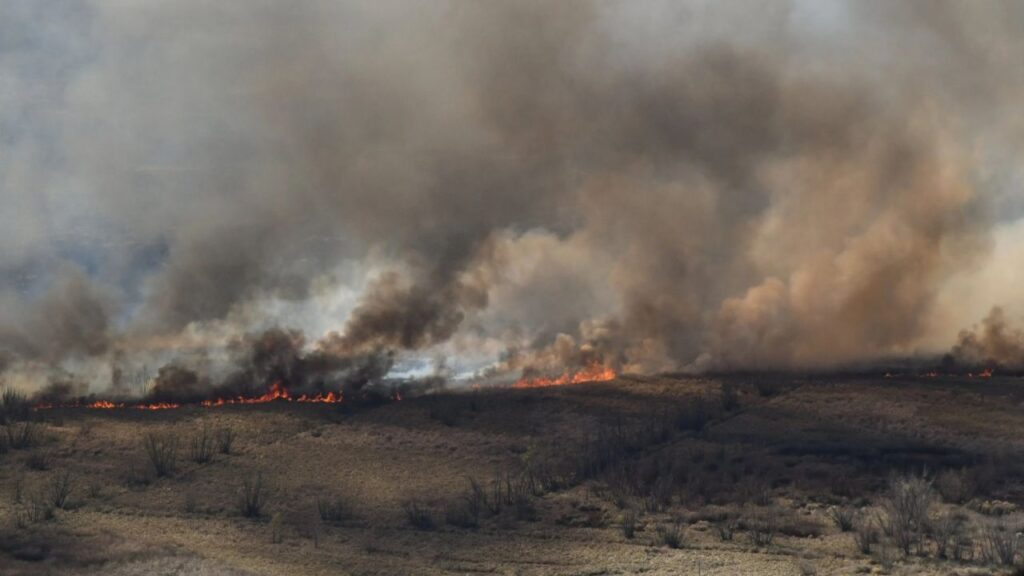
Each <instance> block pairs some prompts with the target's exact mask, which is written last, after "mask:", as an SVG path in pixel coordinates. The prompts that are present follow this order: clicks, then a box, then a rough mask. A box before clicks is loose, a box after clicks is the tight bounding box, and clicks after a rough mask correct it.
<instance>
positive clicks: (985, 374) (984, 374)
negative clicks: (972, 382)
mask: <svg viewBox="0 0 1024 576" xmlns="http://www.w3.org/2000/svg"><path fill="white" fill-rule="evenodd" d="M967 377H968V378H991V377H992V369H991V368H985V369H984V370H982V371H981V372H978V373H977V374H974V373H971V374H968V375H967Z"/></svg>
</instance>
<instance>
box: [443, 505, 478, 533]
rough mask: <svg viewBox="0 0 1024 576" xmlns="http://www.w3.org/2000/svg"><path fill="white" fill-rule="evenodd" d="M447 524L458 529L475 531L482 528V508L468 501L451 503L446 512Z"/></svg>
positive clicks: (445, 519)
mask: <svg viewBox="0 0 1024 576" xmlns="http://www.w3.org/2000/svg"><path fill="white" fill-rule="evenodd" d="M444 521H445V523H447V524H449V525H451V526H455V527H457V528H467V529H475V528H478V527H479V526H480V508H479V507H475V506H473V505H472V504H471V503H470V502H469V501H467V500H466V499H461V500H458V501H456V502H453V503H450V504H448V505H447V506H446V507H445V510H444Z"/></svg>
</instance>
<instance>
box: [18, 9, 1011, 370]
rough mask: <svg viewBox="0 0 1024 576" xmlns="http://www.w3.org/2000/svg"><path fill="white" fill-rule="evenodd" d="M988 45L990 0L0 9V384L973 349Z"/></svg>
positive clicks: (992, 177) (1005, 36)
mask: <svg viewBox="0 0 1024 576" xmlns="http://www.w3.org/2000/svg"><path fill="white" fill-rule="evenodd" d="M1021 30H1024V6H1022V5H1021V4H1020V3H1019V2H1016V1H1013V0H1007V1H997V0H992V1H988V2H972V3H969V2H955V1H948V2H945V1H941V0H927V1H924V0H922V1H902V2H889V1H882V0H878V1H850V2H842V1H838V0H835V1H831V0H803V1H795V0H794V1H792V2H785V1H776V2H745V1H744V2H741V1H729V2H721V1H710V0H708V1H692V2H678V1H653V0H652V1H639V2H637V1H622V2H612V1H608V2H598V1H593V2H574V1H565V2H547V1H513V2H468V1H452V2H429V3H423V2H397V1H396V2H379V1H366V2H339V1H333V0H296V1H290V2H280V1H277V0H252V1H247V2H214V3H211V2H206V1H200V0H177V1H175V2H135V1H125V0H0V364H2V365H3V366H4V367H5V369H6V376H5V377H6V378H7V379H8V380H9V381H11V382H13V383H14V384H15V385H19V386H29V387H31V386H33V385H35V386H38V385H41V383H42V382H43V381H45V380H46V379H52V378H54V374H63V375H66V374H73V375H75V377H76V378H80V379H83V380H84V381H86V382H87V383H89V384H91V385H92V386H93V387H94V388H98V387H102V386H104V385H106V383H107V381H109V380H111V378H112V374H114V373H117V372H123V371H128V372H131V371H133V370H139V369H141V368H142V367H143V366H145V367H147V370H149V371H150V372H153V373H155V372H156V371H157V369H158V368H160V367H161V366H163V365H165V364H167V363H171V364H173V365H174V366H187V367H189V369H190V370H194V371H196V372H199V373H204V374H205V373H210V374H211V375H215V374H217V373H218V370H221V371H223V370H222V369H221V368H218V366H219V365H221V364H223V363H224V362H228V363H229V364H230V363H231V361H228V360H225V359H226V358H230V357H231V354H232V353H231V352H230V351H231V350H233V349H237V348H238V345H239V343H240V342H246V341H250V340H252V338H254V336H252V335H254V334H258V333H260V332H262V331H264V330H267V329H270V328H274V327H280V328H282V329H284V330H297V331H301V332H302V333H304V334H305V336H304V337H302V338H300V337H296V338H295V339H294V342H293V343H294V344H296V345H297V346H299V347H301V348H303V349H304V350H306V351H307V352H309V353H311V354H313V353H316V354H318V355H319V356H318V357H319V358H326V357H330V358H334V359H338V358H346V359H351V358H369V357H373V358H382V357H383V358H387V359H388V361H387V362H386V363H385V364H376V363H375V364H374V366H378V367H379V366H381V365H383V366H385V369H384V370H385V371H386V370H387V369H390V370H391V373H392V375H394V374H403V373H418V374H425V373H437V374H441V375H451V374H474V373H475V374H479V375H488V376H490V375H495V374H499V375H500V374H504V373H509V374H518V373H520V372H521V371H523V370H538V371H561V370H564V369H572V368H573V367H574V366H580V365H588V364H591V363H594V362H598V363H601V364H606V365H612V366H614V367H615V368H616V369H618V370H623V371H627V372H628V371H633V372H642V373H650V372H657V371H663V370H708V369H711V370H729V369H807V368H814V369H828V368H835V367H842V366H848V365H851V364H859V363H863V362H871V361H876V360H879V359H885V358H891V357H897V356H913V355H918V354H932V353H941V352H945V351H947V350H950V349H951V348H952V347H953V346H954V345H955V344H956V343H957V342H958V341H959V342H960V344H961V345H962V344H963V343H964V340H965V339H967V340H970V342H971V343H972V345H974V348H972V350H974V352H973V354H975V356H977V357H984V356H985V355H986V354H990V353H989V352H986V351H985V347H986V346H987V345H988V344H987V342H988V340H986V338H985V334H988V333H989V332H991V330H987V328H990V327H991V325H992V323H993V322H996V323H999V325H1000V326H1002V324H1004V323H1008V324H1009V325H1011V326H1012V325H1018V324H1019V319H1020V318H1021V316H1022V314H1024V294H1022V293H1021V286H1024V272H1022V271H1021V268H1022V267H1021V264H1022V263H1024V188H1022V187H1024V170H1022V168H1021V166H1022V160H1024V115H1022V114H1021V107H1020V102H1024V35H1022V34H1021ZM996 306H999V307H1001V311H998V312H996V313H995V314H993V315H989V311H990V310H991V309H992V308H993V307H996ZM986 316H988V321H986V323H985V324H984V325H982V324H980V323H981V321H982V319H983V318H985V317H986ZM975 325H977V326H978V328H977V330H978V333H977V334H970V333H965V334H960V331H961V330H962V329H972V327H973V326H975ZM1001 330H1002V331H1001V332H1000V334H1002V335H1003V336H1008V337H1009V338H1010V340H1011V342H1010V345H1011V347H1010V348H1009V350H1010V351H1009V353H1008V354H1009V355H1008V356H1006V355H1004V356H1005V357H1004V356H1001V357H1002V358H1003V361H1005V362H1006V363H1008V364H1012V363H1014V362H1019V361H1024V356H1021V357H1016V356H1015V354H1019V353H1020V351H1021V350H1024V348H1021V342H1022V340H1021V336H1020V333H1019V332H1015V331H1013V329H1012V328H1009V327H1005V326H1004V327H1002V328H1001ZM247 338H248V339H249V340H247ZM1014 338H1016V341H1015V342H1014V340H1013V339H1014ZM1013 345H1016V346H1017V348H1013ZM962 348H963V346H960V347H959V348H958V349H962ZM991 354H996V353H991ZM1000 354H1002V353H1001V352H1000ZM979 355H980V356H979ZM235 363H236V364H237V362H235ZM327 364H329V365H330V366H332V368H331V370H334V369H335V367H336V366H337V364H336V363H334V362H328V363H326V364H324V365H327ZM342 364H343V365H344V366H350V365H351V364H350V363H347V362H343V363H342ZM361 365H362V364H361ZM378 372H381V373H383V372H382V371H381V370H376V371H375V372H374V373H375V374H376V373H378ZM378 376H379V374H378ZM113 378H114V379H115V380H116V379H117V377H113Z"/></svg>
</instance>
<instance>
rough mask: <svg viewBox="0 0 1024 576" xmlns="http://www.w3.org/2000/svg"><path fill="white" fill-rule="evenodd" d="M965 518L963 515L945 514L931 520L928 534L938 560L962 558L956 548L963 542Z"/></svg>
mask: <svg viewBox="0 0 1024 576" xmlns="http://www.w3.org/2000/svg"><path fill="white" fill-rule="evenodd" d="M966 525H967V517H966V516H964V515H963V514H955V513H945V514H940V515H939V516H936V517H935V518H932V520H931V521H930V523H929V534H930V535H931V538H932V541H933V542H934V543H935V555H936V556H938V557H939V558H942V559H946V558H950V557H953V558H956V557H958V556H962V555H963V552H962V551H960V552H959V553H958V550H957V549H958V548H959V547H960V546H962V543H963V542H964V533H965V528H966Z"/></svg>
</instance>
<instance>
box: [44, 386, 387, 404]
mask: <svg viewBox="0 0 1024 576" xmlns="http://www.w3.org/2000/svg"><path fill="white" fill-rule="evenodd" d="M399 399H400V398H399ZM278 400H280V401H285V402H303V403H307V402H308V403H314V404H338V403H341V402H344V401H345V399H344V397H343V396H342V395H341V394H340V393H335V392H328V393H326V394H323V393H320V394H317V395H315V396H310V395H307V394H303V395H302V396H298V397H295V396H292V395H291V394H289V393H288V389H287V388H285V387H284V386H281V383H280V382H275V383H274V384H272V385H271V386H270V390H269V391H268V392H267V393H266V394H263V395H262V396H256V397H254V398H246V397H244V396H238V397H236V398H217V399H216V400H203V401H202V402H200V403H199V405H200V406H203V407H205V408H213V407H216V406H225V405H227V404H264V403H267V402H274V401H278ZM181 407H182V404H176V403H174V402H153V403H149V404H135V403H128V402H111V401H109V400H96V401H94V402H90V403H88V404H82V403H79V402H73V403H70V404H50V403H43V404H37V405H36V406H35V407H34V409H35V410H50V409H53V408H88V409H93V410H113V409H120V408H130V409H134V410H173V409H175V408H181Z"/></svg>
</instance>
